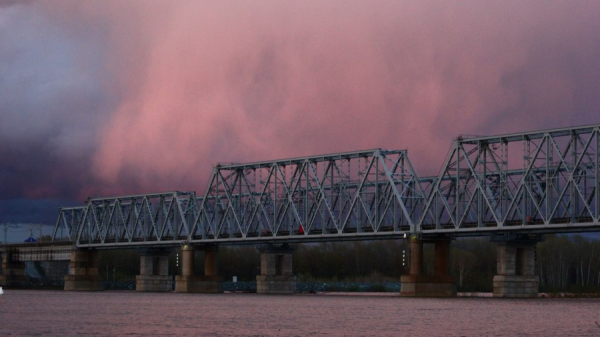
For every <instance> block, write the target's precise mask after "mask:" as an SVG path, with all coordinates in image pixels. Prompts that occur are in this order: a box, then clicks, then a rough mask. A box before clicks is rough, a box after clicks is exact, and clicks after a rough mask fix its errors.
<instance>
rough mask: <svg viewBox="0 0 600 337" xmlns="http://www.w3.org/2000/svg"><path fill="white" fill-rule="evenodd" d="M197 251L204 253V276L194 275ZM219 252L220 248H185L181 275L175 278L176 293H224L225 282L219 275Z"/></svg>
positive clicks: (182, 250)
mask: <svg viewBox="0 0 600 337" xmlns="http://www.w3.org/2000/svg"><path fill="white" fill-rule="evenodd" d="M197 250H202V251H204V276H202V275H196V274H195V273H194V260H195V256H194V255H195V253H196V251H197ZM217 252H218V246H200V247H196V246H192V245H185V246H183V247H182V248H181V275H177V276H176V277H175V292H178V293H221V292H223V287H222V281H223V280H222V278H221V277H220V276H218V275H217Z"/></svg>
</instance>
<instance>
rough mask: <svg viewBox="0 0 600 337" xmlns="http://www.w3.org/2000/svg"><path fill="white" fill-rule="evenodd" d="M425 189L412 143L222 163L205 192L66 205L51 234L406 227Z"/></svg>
mask: <svg viewBox="0 0 600 337" xmlns="http://www.w3.org/2000/svg"><path fill="white" fill-rule="evenodd" d="M425 198H426V194H425V192H424V191H423V189H422V188H421V185H420V180H419V178H418V177H417V176H416V174H415V172H414V170H413V168H412V165H411V164H410V161H409V160H408V157H407V155H406V151H386V150H381V149H376V150H369V151H357V152H346V153H339V154H333V155H325V156H312V157H302V158H293V159H286V160H278V161H268V162H259V163H251V164H239V165H218V166H217V167H215V169H214V171H213V175H212V177H211V180H210V183H209V187H208V189H207V191H206V194H205V195H204V197H202V198H200V197H196V195H195V193H193V192H171V193H163V194H152V195H137V196H125V197H117V198H98V199H90V200H89V201H88V204H87V205H86V206H84V207H82V208H77V209H62V210H61V211H60V214H59V219H58V220H57V224H56V228H55V231H54V239H55V240H57V239H58V233H59V229H63V231H64V229H66V231H67V232H68V237H67V239H69V240H74V241H76V243H77V245H78V246H80V247H85V246H87V247H92V246H104V247H108V246H122V245H149V244H156V245H161V244H163V245H173V244H176V243H184V242H187V243H217V242H228V243H241V242H261V241H262V242H272V241H278V240H283V241H287V242H289V241H297V242H303V241H319V240H331V239H335V238H340V237H343V238H345V239H352V238H375V237H378V236H386V237H390V236H403V235H404V234H405V233H407V232H414V231H415V222H414V221H413V219H418V218H419V217H420V216H421V213H422V207H423V205H424V201H425ZM74 212H75V213H74ZM73 214H76V215H73ZM76 217H77V218H79V219H80V222H79V225H78V226H77V230H76V231H75V229H74V228H75V227H74V226H73V225H72V224H71V223H72V222H73V221H74V220H73V219H76ZM69 220H71V222H69ZM75 232H76V234H74V233H75Z"/></svg>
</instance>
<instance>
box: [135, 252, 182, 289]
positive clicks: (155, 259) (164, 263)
mask: <svg viewBox="0 0 600 337" xmlns="http://www.w3.org/2000/svg"><path fill="white" fill-rule="evenodd" d="M169 254H170V250H168V249H152V248H150V249H144V250H142V251H141V254H140V275H137V276H136V277H135V290H137V291H165V292H166V291H172V290H173V277H172V276H169Z"/></svg>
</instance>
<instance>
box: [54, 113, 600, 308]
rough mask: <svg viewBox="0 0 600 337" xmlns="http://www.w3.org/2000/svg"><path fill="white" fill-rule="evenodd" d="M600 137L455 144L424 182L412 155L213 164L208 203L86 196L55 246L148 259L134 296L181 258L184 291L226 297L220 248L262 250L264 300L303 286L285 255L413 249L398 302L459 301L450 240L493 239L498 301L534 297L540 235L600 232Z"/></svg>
mask: <svg viewBox="0 0 600 337" xmlns="http://www.w3.org/2000/svg"><path fill="white" fill-rule="evenodd" d="M599 132H600V125H589V126H583V127H572V128H562V129H552V130H542V131H533V132H523V133H514V134H506V135H497V136H486V137H458V138H457V139H455V140H454V141H453V143H452V146H451V149H450V151H449V153H448V155H447V157H446V159H445V161H444V163H443V166H442V169H441V171H440V172H439V174H438V175H437V176H431V177H430V176H427V177H422V176H419V175H418V174H417V172H416V171H415V170H414V168H413V166H412V165H411V162H410V160H409V158H408V153H407V151H406V150H383V149H374V150H367V151H356V152H344V153H336V154H329V155H319V156H309V157H299V158H291V159H282V160H273V161H263V162H255V163H246V164H218V165H217V166H215V167H214V170H213V173H212V176H211V178H210V181H209V184H208V188H207V189H206V191H205V192H204V193H203V194H197V193H196V192H182V191H175V192H169V193H156V194H144V195H129V196H119V197H112V198H91V199H89V200H88V201H87V202H86V204H85V205H84V206H78V207H66V208H61V209H60V211H59V215H58V219H57V221H56V225H55V228H54V232H53V241H54V242H55V243H56V244H60V243H61V242H68V243H69V244H71V245H72V246H74V247H75V248H77V249H76V250H74V252H73V253H72V254H73V256H72V257H71V264H73V263H79V262H77V260H78V259H79V260H81V261H88V262H89V263H88V262H85V263H88V264H91V265H93V261H94V259H95V258H94V257H93V256H94V255H93V254H94V252H97V249H115V248H126V247H128V248H131V247H136V248H140V251H141V252H142V258H141V266H142V271H141V273H142V275H140V276H138V280H137V282H138V290H140V289H149V290H156V289H158V288H156V287H155V288H156V289H155V288H153V287H154V286H153V284H154V283H153V282H155V281H156V280H158V279H159V278H160V277H162V278H163V279H165V280H166V279H167V278H168V279H169V280H170V279H171V277H170V276H168V275H163V274H164V270H165V267H164V266H163V264H164V255H165V253H164V252H165V251H166V250H168V248H173V247H179V248H181V249H182V251H183V252H182V254H183V259H184V268H183V273H182V275H180V276H177V280H176V281H177V282H176V291H177V290H178V289H179V290H178V291H208V290H210V291H213V290H215V289H218V281H217V280H218V277H217V276H216V275H217V272H216V270H215V261H214V260H215V258H216V254H217V253H216V252H217V248H218V246H219V245H236V244H250V245H258V246H260V247H261V251H262V258H261V263H262V267H261V275H259V276H257V289H258V291H259V292H289V291H293V289H294V288H295V278H294V277H293V275H292V261H291V251H292V248H290V246H289V245H290V244H294V243H305V242H318V241H336V240H366V239H368V240H372V239H392V238H409V241H410V273H409V274H408V275H405V276H403V277H402V280H401V282H402V291H401V294H402V295H406V296H451V295H452V294H454V290H453V289H454V286H453V283H452V280H451V277H450V276H449V273H448V256H449V245H450V242H451V240H452V239H454V238H457V237H464V236H488V237H490V239H491V240H494V241H495V242H497V244H498V270H497V273H498V274H497V276H495V278H494V294H495V295H496V296H502V297H506V296H508V297H511V296H515V297H524V296H536V295H537V284H538V277H537V276H536V275H535V245H536V243H537V242H538V241H539V240H540V238H541V236H542V235H543V234H545V233H569V232H589V231H597V230H599V229H600V224H599V222H598V220H599V216H600V214H599V213H600V211H599V210H600V197H599V196H598V193H597V191H598V189H599V188H600V179H599V169H598V167H599V156H598V152H599V151H600V138H599ZM424 243H433V244H434V245H435V261H434V263H435V275H424V274H423V267H422V265H423V253H422V252H423V244H424ZM198 249H200V250H204V251H205V252H206V254H205V262H206V266H207V267H206V268H207V269H206V270H205V276H202V277H201V276H197V275H194V273H193V270H190V269H189V268H188V269H187V270H186V267H185V266H186V265H189V264H190V263H191V262H190V261H193V257H194V253H193V251H194V250H198ZM90 252H91V253H90ZM78 254H79V255H81V256H79V255H78ZM90 254H91V255H90ZM78 256H79V257H78ZM90 261H91V262H90ZM157 261H159V262H157ZM160 261H163V262H160ZM81 263H83V262H81ZM85 263H84V264H85ZM192 265H193V263H192ZM153 268H154V270H153ZM84 269H85V268H84ZM92 269H93V268H92ZM71 270H73V268H71ZM157 270H158V271H157ZM83 272H84V273H88V272H89V270H88V271H86V270H84V271H83ZM157 273H158V274H160V275H158V274H157ZM79 276H82V275H79ZM68 277H71V278H72V279H73V282H72V283H73V285H70V286H67V283H65V288H66V289H67V288H69V287H70V288H77V287H78V284H84V283H81V282H79V283H78V282H77V277H78V276H77V275H69V276H67V278H68ZM153 278H154V279H153ZM144 280H145V281H144ZM165 282H167V281H165ZM155 283H156V284H159V283H160V282H159V281H156V282H155ZM215 284H217V285H215ZM161 286H163V285H161ZM82 287H84V288H85V287H92V288H93V287H95V285H92V286H88V285H85V286H82ZM165 287H166V286H165Z"/></svg>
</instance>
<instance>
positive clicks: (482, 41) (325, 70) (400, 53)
mask: <svg viewBox="0 0 600 337" xmlns="http://www.w3.org/2000/svg"><path fill="white" fill-rule="evenodd" d="M598 32H600V1H584V0H578V1H550V0H539V1H533V0H531V1H521V0H519V1H506V0H503V1H401V0H394V1H349V0H343V1H334V0H327V1H293V2H292V1H122V0H119V1H78V0H74V1H68V0H64V1H3V2H0V222H6V221H14V222H43V223H47V224H49V225H50V224H52V223H53V221H54V220H55V217H56V209H57V207H59V206H72V205H80V204H81V203H82V201H83V200H85V199H86V198H87V197H88V196H114V195H119V194H130V193H136V194H137V193H146V192H157V191H171V190H196V191H201V192H203V191H204V189H205V186H206V184H207V179H208V178H209V176H210V172H211V170H212V167H213V165H215V164H216V163H218V162H248V161H257V160H267V159H277V158H282V157H294V156H303V155H312V154H323V153H331V152H337V151H352V150H359V149H369V148H376V147H382V148H389V149H408V151H409V156H410V158H411V161H412V162H413V164H414V165H415V166H416V169H417V170H418V172H419V174H421V175H430V174H437V172H438V171H439V170H440V168H441V165H442V161H443V159H444V157H445V155H446V152H447V151H448V148H449V146H450V144H451V141H452V139H454V138H456V137H457V136H458V135H460V134H469V135H488V134H489V135H491V134H502V133H507V132H517V131H527V130H536V129H544V128H558V127H566V126H576V125H583V124H596V123H600V92H599V91H600V62H599V61H600V34H599V33H598Z"/></svg>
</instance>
